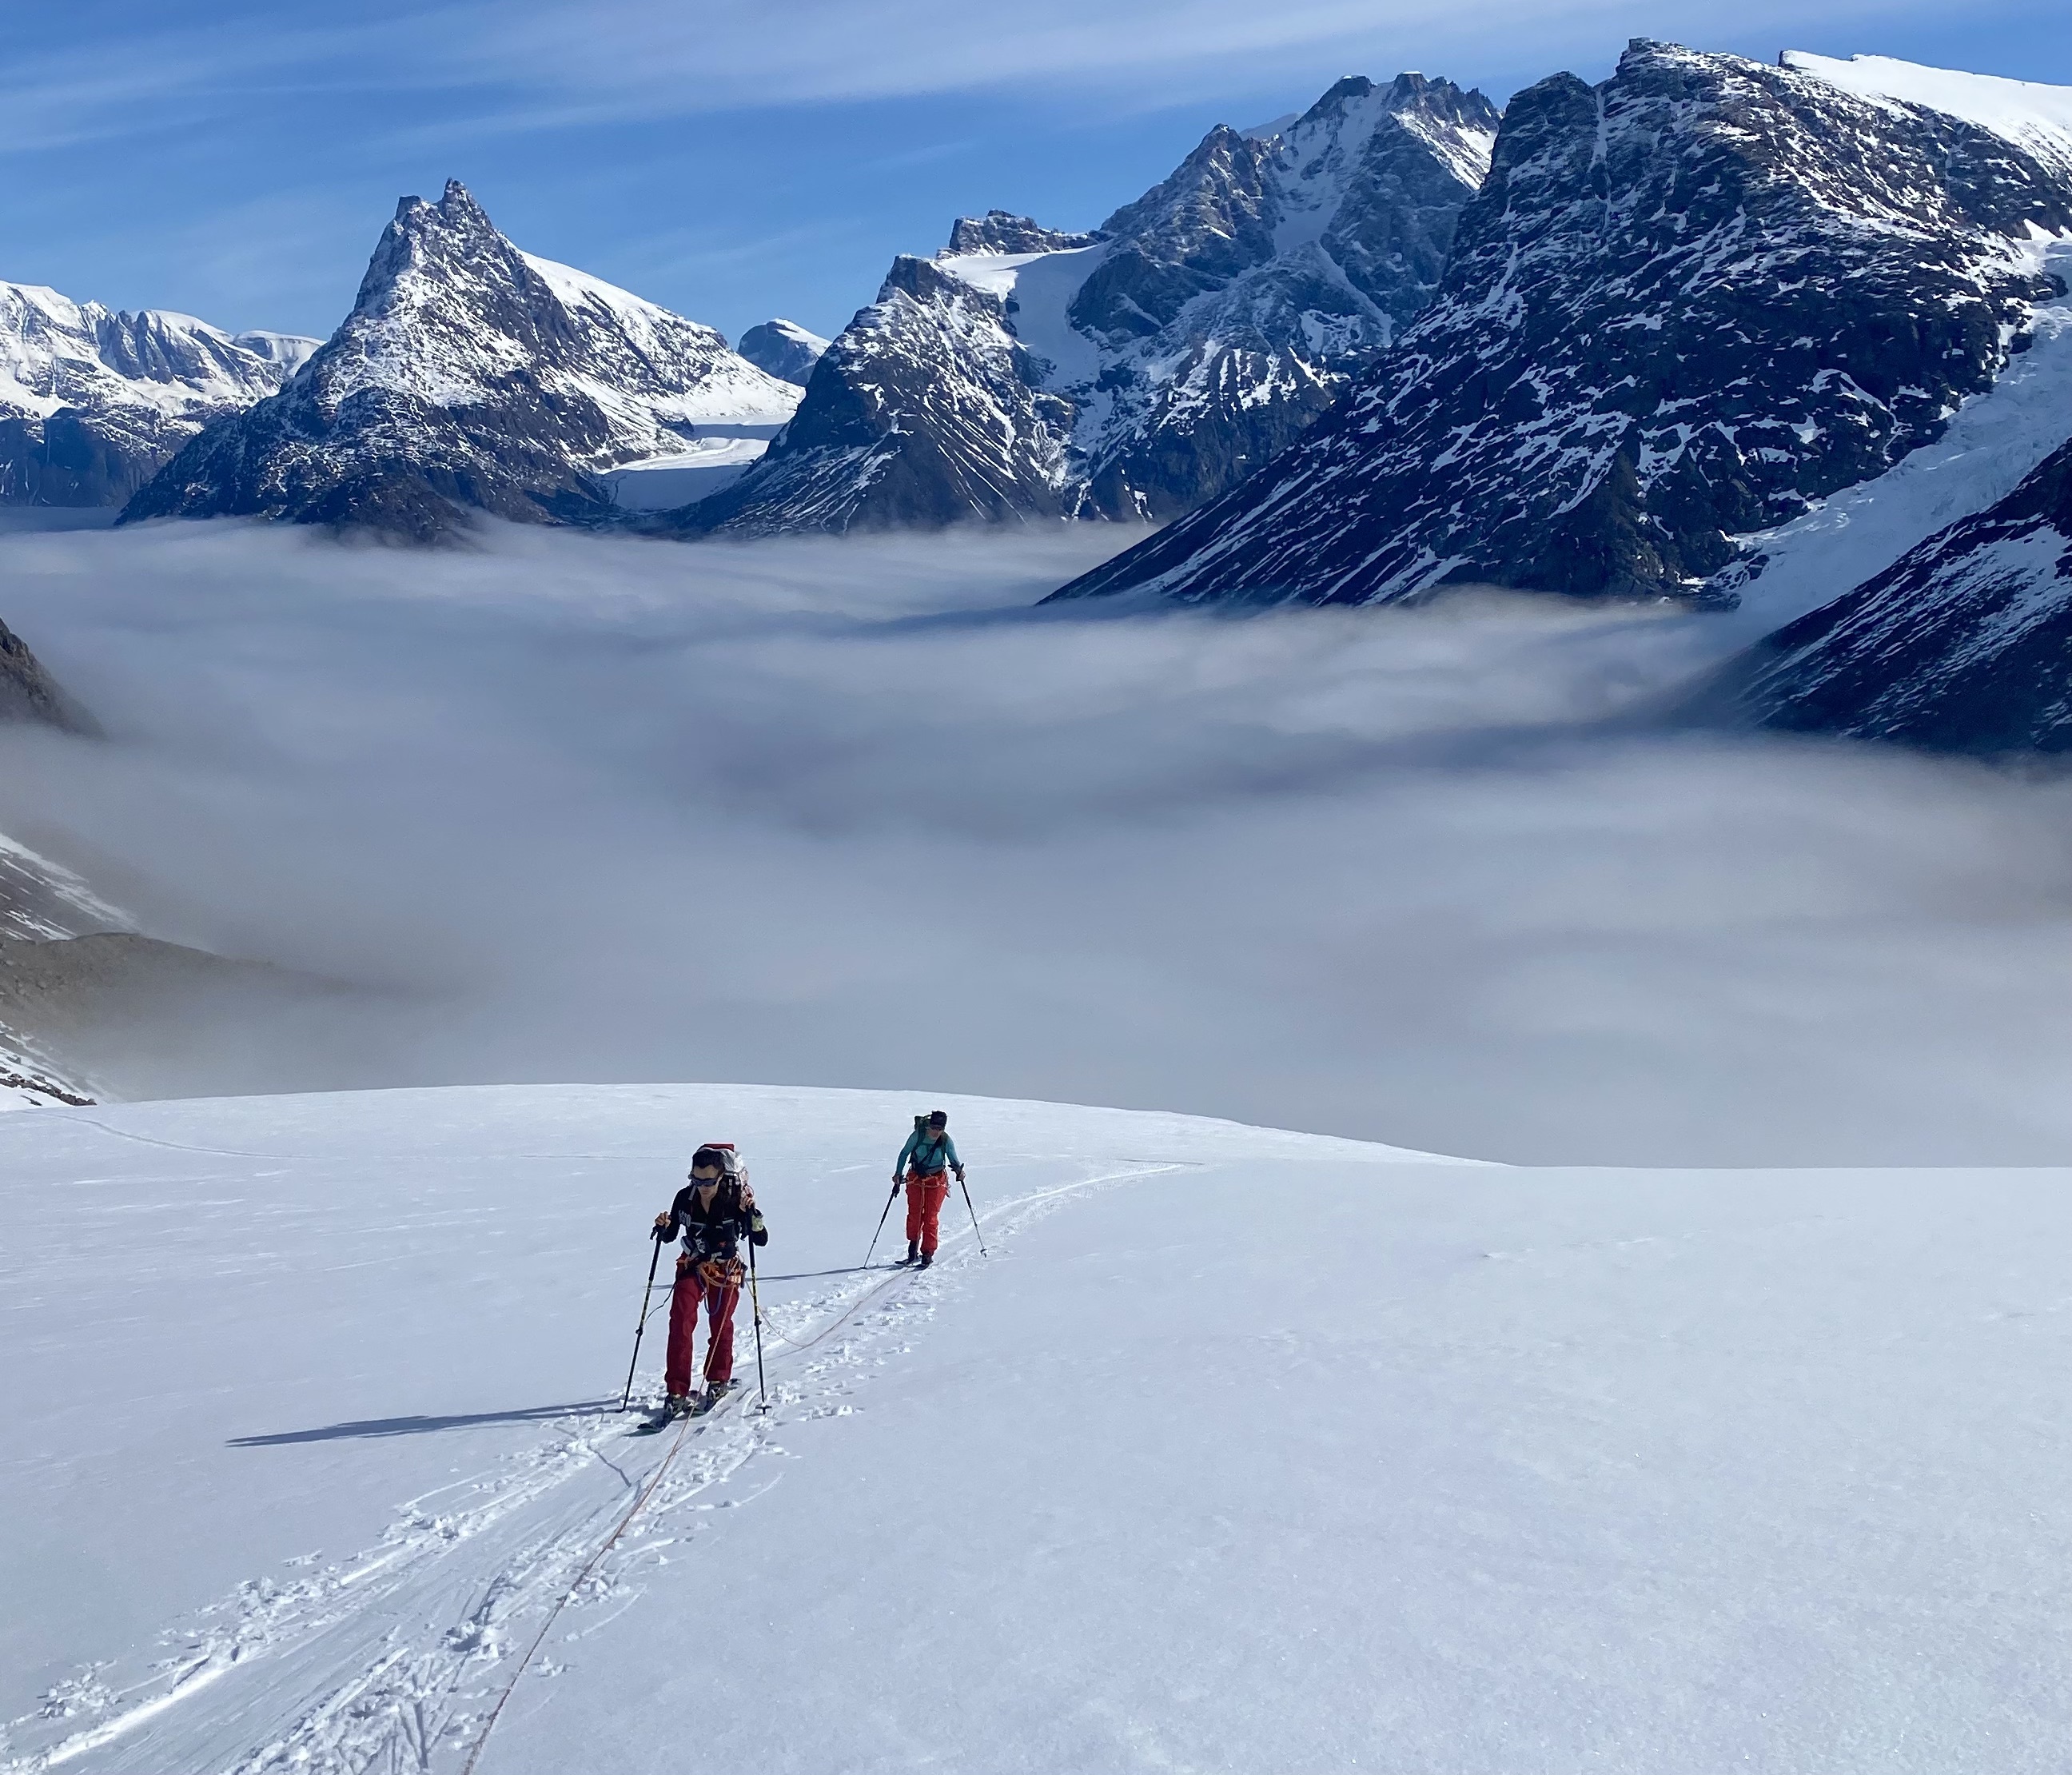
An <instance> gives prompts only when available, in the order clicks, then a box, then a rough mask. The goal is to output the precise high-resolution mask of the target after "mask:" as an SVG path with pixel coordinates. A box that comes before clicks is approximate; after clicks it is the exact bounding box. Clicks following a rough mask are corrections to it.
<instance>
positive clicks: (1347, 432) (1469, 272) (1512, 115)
mask: <svg viewBox="0 0 2072 1775" xmlns="http://www.w3.org/2000/svg"><path fill="white" fill-rule="evenodd" d="M1944 96H1945V97H1946V98H1947V97H1949V94H1948V93H1945V94H1944ZM1950 102H1952V103H1955V102H1958V101H1957V100H1956V99H1955V98H1951V99H1950ZM1971 109H1975V110H1979V111H1980V112H1981V113H1984V112H1985V111H1987V110H1988V109H1989V108H1988V107H1987V106H1985V105H1983V104H1975V105H1972V106H1971ZM2067 233H2072V175H2068V173H2067V172H2066V171H2061V170H2059V169H2058V167H2056V166H2055V165H2054V164H2053V163H2047V162H2046V161H2045V159H2042V158H2041V157H2040V156H2039V155H2038V154H2035V153H2032V152H2030V151H2029V150H2027V149H2025V148H2022V147H2021V146H2018V145H2017V144H2016V142H2013V141H2012V140H2011V139H2009V138H2008V137H2007V136H2005V135H2003V134H2000V133H1998V132H1997V131H1982V130H1981V129H1980V127H1979V126H1977V125H1967V123H1966V122H1965V121H1964V120H1963V119H1960V118H1959V117H1955V116H1954V115H1953V114H1951V113H1947V112H1938V111H1934V110H1930V109H1925V108H1923V107H1922V106H1920V105H1914V104H1910V103H1902V102H1901V101H1897V100H1893V99H1890V98H1879V99H1871V98H1866V97H1862V96H1860V94H1858V93H1855V92H1852V91H1849V90H1846V89H1844V87H1842V86H1841V85H1839V84H1836V82H1835V81H1833V80H1829V79H1827V78H1826V77H1824V76H1823V75H1821V74H1819V73H1816V72H1812V71H1810V70H1808V69H1806V68H1801V67H1799V66H1796V65H1792V64H1787V65H1786V66H1784V67H1781V68H1780V67H1774V66H1770V65H1768V64H1762V63H1757V62H1752V61H1749V60H1745V59H1743V58H1741V57H1737V56H1720V55H1712V54H1708V53H1705V52H1701V51H1694V50H1691V49H1688V48H1685V47H1682V46H1680V45H1676V44H1670V43H1655V42H1652V41H1649V40H1646V39H1636V40H1635V41H1634V43H1632V44H1630V46H1629V47H1628V48H1627V51H1626V54H1625V55H1624V56H1622V57H1621V58H1620V60H1619V64H1618V70H1617V71H1616V72H1615V73H1614V76H1613V77H1612V78H1611V79H1610V80H1607V81H1605V82H1604V83H1602V84H1600V85H1598V86H1597V87H1595V88H1593V87H1589V86H1587V85H1585V84H1584V83H1583V82H1582V81H1581V80H1578V79H1577V78H1576V77H1575V76H1572V75H1556V76H1552V77H1550V78H1549V79H1548V80H1543V81H1541V82H1540V84H1538V85H1536V86H1535V87H1532V88H1531V89H1527V91H1526V92H1524V93H1520V94H1519V95H1518V96H1517V97H1515V99H1513V101H1511V107H1510V109H1508V110H1507V113H1505V117H1504V120H1503V131H1502V135H1501V138H1500V140H1499V142H1498V148H1497V151H1496V159H1495V163H1494V171H1493V172H1492V173H1491V175H1490V182H1489V183H1488V185H1486V187H1484V191H1483V193H1482V197H1481V198H1480V200H1478V201H1477V202H1475V203H1474V204H1470V205H1469V206H1468V208H1467V209H1466V212H1464V215H1463V217H1462V220H1461V224H1460V229H1459V232H1458V233H1457V237H1455V240H1454V242H1453V250H1452V253H1451V255H1450V257H1449V260H1448V262H1447V266H1446V270H1445V281H1444V284H1443V286H1442V287H1441V291H1440V294H1439V295H1438V298H1437V300H1436V301H1435V302H1434V303H1433V305H1432V306H1431V307H1429V309H1428V310H1427V311H1425V312H1424V314H1423V315H1421V316H1420V319H1418V320H1417V321H1416V324H1415V326H1414V327H1413V328H1412V330H1411V331H1410V332H1408V333H1406V334H1405V336H1404V337H1403V339H1402V340H1400V342H1399V343H1398V344H1397V345H1396V347H1395V348H1393V349H1392V350H1391V351H1390V352H1387V353H1384V354H1382V355H1381V356H1379V357H1377V358H1376V360H1375V362H1374V364H1373V366H1372V367H1371V369H1368V370H1367V372H1366V373H1365V374H1364V376H1363V378H1362V380H1361V381H1359V383H1358V384H1356V385H1355V387H1354V388H1353V389H1352V390H1351V391H1350V393H1348V394H1347V395H1346V397H1345V398H1344V399H1343V400H1342V401H1341V402H1339V403H1338V406H1336V407H1335V408H1334V410H1333V411H1332V412H1331V413H1330V414H1328V415H1326V417H1325V418H1322V420H1320V421H1319V422H1318V424H1317V425H1316V426H1313V428H1312V429H1311V430H1309V432H1308V433H1307V434H1305V436H1304V437H1303V438H1302V439H1301V441H1300V442H1299V443H1297V444H1296V445H1295V446H1294V447H1293V448H1292V449H1290V450H1289V451H1286V452H1285V453H1283V454H1282V455H1280V456H1278V457H1277V458H1276V459H1275V460H1274V461H1273V462H1272V463H1270V464H1269V465H1268V467H1266V468H1265V469H1264V471H1262V472H1260V474H1258V475H1256V476H1252V478H1251V479H1250V480H1247V481H1244V482H1241V483H1239V484H1238V485H1237V486H1236V487H1235V488H1233V489H1232V490H1231V492H1227V493H1226V494H1225V495H1223V496H1222V498H1220V499H1219V500H1216V501H1215V502H1214V503H1213V504H1210V505H1207V506H1205V507H1204V508H1202V509H1200V510H1198V511H1196V512H1194V513H1191V514H1189V515H1188V516H1187V517H1183V518H1182V520H1181V521H1179V522H1178V523H1176V524H1174V525H1170V526H1169V527H1168V528H1167V529H1165V530H1164V531H1163V532H1161V533H1160V534H1159V535H1157V537H1153V538H1151V539H1149V541H1147V542H1144V543H1141V544H1139V545H1138V546H1137V547H1136V548H1135V549H1133V550H1130V551H1128V552H1127V553H1125V554H1123V555H1120V556H1119V557H1117V558H1116V560H1115V561H1113V562H1108V563H1107V564H1105V565H1104V566H1102V567H1101V568H1099V569H1097V570H1096V571H1095V572H1093V573H1091V574H1089V575H1084V576H1083V577H1082V579H1079V581H1076V582H1075V583H1074V584H1073V585H1072V586H1071V587H1067V588H1066V593H1067V594H1068V595H1073V596H1080V595H1088V594H1090V593H1096V592H1107V591H1120V590H1124V589H1129V588H1133V587H1147V588H1150V589H1153V590H1155V591H1158V592H1161V593H1163V594H1164V595H1167V596H1172V597H1178V598H1181V599H1186V600H1190V601H1191V600H1195V599H1224V598H1230V599H1243V600H1246V601H1250V602H1259V601H1264V602H1273V601H1280V600H1284V599H1295V600H1301V601H1304V602H1316V603H1371V602H1384V603H1385V602H1394V601H1397V600H1402V599H1420V598H1423V597H1425V596H1428V595H1431V594H1432V593H1433V591H1435V590H1436V589H1437V588H1438V587H1441V586H1445V585H1449V584H1460V583H1483V584H1495V585H1502V586H1507V587H1518V588H1519V589H1525V590H1534V591H1553V592H1558V593H1563V594H1567V595H1583V596H1590V597H1601V596H1610V597H1615V598H1621V599H1625V598H1639V599H1671V600H1679V599H1695V600H1696V601H1698V602H1700V603H1709V604H1712V605H1715V606H1716V605H1718V604H1720V603H1724V602H1726V601H1727V600H1728V599H1729V598H1730V597H1731V595H1732V594H1733V589H1734V587H1733V584H1730V583H1726V581H1724V580H1723V581H1721V582H1720V583H1713V582H1714V576H1715V575H1720V574H1722V573H1725V574H1727V575H1729V578H1730V579H1733V580H1737V581H1741V580H1745V579H1746V577H1747V574H1746V567H1745V564H1742V563H1740V562H1739V557H1740V555H1741V548H1742V542H1741V538H1744V537H1746V536H1747V534H1748V533H1751V532H1756V531H1763V530H1770V529H1776V528H1778V527H1779V526H1782V525H1786V524H1788V523H1790V521H1793V520H1794V519H1796V518H1798V517H1801V516H1802V515H1803V514H1804V513H1807V511H1808V510H1809V509H1810V508H1811V506H1812V504H1813V502H1814V501H1815V500H1819V499H1823V498H1826V497H1828V496H1832V495H1835V494H1836V493H1838V492H1840V491H1841V490H1843V489H1844V488H1848V487H1851V486H1852V485H1856V484H1861V483H1864V482H1868V481H1871V480H1875V479H1877V478H1878V477H1880V476H1883V475H1884V474H1885V473H1886V472H1887V471H1889V470H1890V469H1892V468H1893V466H1894V465H1895V464H1896V463H1899V462H1901V460H1902V459H1904V458H1905V456H1907V455H1909V454H1910V452H1911V451H1914V449H1916V448H1918V447H1922V446H1923V445H1926V444H1930V443H1933V442H1934V440H1935V439H1937V438H1938V436H1939V435H1940V434H1941V433H1942V429H1943V427H1944V426H1945V425H1946V424H1947V421H1948V418H1949V416H1950V415H1951V413H1953V412H1954V411H1955V410H1957V409H1958V408H1959V406H1960V404H1961V403H1962V402H1963V401H1964V400H1965V399H1966V398H1967V397H1975V396H1977V395H1979V394H1980V393H1983V392H1984V390H1985V389H1988V388H1989V387H1990V386H1991V385H1992V382H1993V381H1994V380H1995V378H1996V377H1998V376H1999V375H2000V373H2002V372H2003V371H2004V369H2006V367H2007V365H2008V361H2009V360H2010V357H2011V356H2012V352H2013V348H2014V347H2015V346H2016V344H2018V343H2019V342H2020V341H2021V339H2022V338H2023V337H2024V336H2025V333H2026V332H2027V330H2028V328H2029V323H2030V320H2031V318H2032V315H2033V312H2034V305H2035V304H2037V303H2039V302H2047V301H2048V299H2049V294H2050V292H2051V290H2052V288H2053V286H2052V284H2051V282H2049V277H2048V274H2046V273H2045V271H2044V270H2043V268H2042V267H2041V264H2040V262H2039V252H2040V250H2041V243H2042V242H2044V241H2046V240H2048V239H2049V238H2051V237H2057V236H2060V235H2065V234H2067ZM1834 589H1835V590H1836V591H1840V590H1842V589H1844V587H1836V588H1834Z"/></svg>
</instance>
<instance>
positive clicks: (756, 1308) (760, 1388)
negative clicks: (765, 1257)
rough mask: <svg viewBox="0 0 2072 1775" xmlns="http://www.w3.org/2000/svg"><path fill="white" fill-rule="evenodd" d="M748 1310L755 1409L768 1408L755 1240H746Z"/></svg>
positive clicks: (768, 1395)
mask: <svg viewBox="0 0 2072 1775" xmlns="http://www.w3.org/2000/svg"><path fill="white" fill-rule="evenodd" d="M748 1312H749V1316H750V1318H751V1319H753V1320H754V1321H755V1397H756V1399H757V1401H758V1404H757V1405H756V1407H755V1409H756V1410H757V1411H768V1410H769V1409H770V1389H769V1388H768V1387H767V1386H764V1385H763V1296H762V1295H760V1294H759V1293H757V1292H756V1288H755V1242H754V1240H753V1239H750V1241H749V1242H748Z"/></svg>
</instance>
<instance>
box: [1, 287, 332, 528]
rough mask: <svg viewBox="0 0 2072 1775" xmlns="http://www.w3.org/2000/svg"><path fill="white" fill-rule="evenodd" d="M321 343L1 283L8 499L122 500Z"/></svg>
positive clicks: (4, 490)
mask: <svg viewBox="0 0 2072 1775" xmlns="http://www.w3.org/2000/svg"><path fill="white" fill-rule="evenodd" d="M316 344H317V341H316V340H305V339H298V338H296V337H294V336H292V335H290V334H286V333H240V334H235V335H233V334H231V333H229V332H225V331H224V329H223V328H221V327H212V326H211V325H210V324H209V323H208V322H207V321H204V320H197V319H195V317H194V316H193V315H182V314H175V313H172V312H171V311H166V310H162V309H146V310H145V311H142V312H141V313H136V314H132V313H129V312H128V311H118V310H114V309H111V308H108V307H104V306H103V305H102V304H101V303H97V302H74V301H72V299H70V298H68V297H66V296H64V295H60V294H59V293H58V292H57V291H56V290H51V289H47V288H45V287H43V286H41V285H39V284H25V283H0V504H34V505H65V506H83V505H108V504H119V503H121V500H125V499H126V498H128V497H129V495H130V494H131V493H132V492H134V491H135V490H136V489H137V488H138V487H139V486H141V485H142V484H143V482H144V481H146V480H148V479H149V478H150V475H151V474H152V472H154V470H156V469H157V468H158V467H159V466H160V464H162V463H164V462H165V461H166V459H168V458H169V457H171V455H172V454H173V452H174V451H176V450H178V449H179V447H180V446H181V445H182V444H183V443H186V441H187V439H190V438H191V437H192V436H193V435H194V434H195V433H196V432H197V431H199V430H200V429H201V428H202V426H203V425H205V424H207V423H208V422H209V421H210V420H211V419H213V418H219V417H220V416H221V415H222V414H226V413H231V412H234V411H236V410H238V409H239V408H240V407H245V406H250V405H251V403H252V402H254V401H257V400H260V399H261V398H262V397H265V396H266V395H268V394H270V393H273V391H274V390H275V389H277V388H279V387H280V386H281V385H282V383H283V382H284V381H286V380H287V378H288V377H290V376H291V375H292V374H293V373H294V370H295V369H296V368H297V367H298V365H299V364H301V363H302V360H304V359H305V358H306V356H308V355H309V353H310V352H311V351H313V350H314V349H315V347H316Z"/></svg>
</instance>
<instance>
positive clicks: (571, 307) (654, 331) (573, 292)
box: [519, 253, 799, 425]
mask: <svg viewBox="0 0 2072 1775" xmlns="http://www.w3.org/2000/svg"><path fill="white" fill-rule="evenodd" d="M519 256H520V257H521V258H523V259H524V262H526V264H528V265H529V266H532V269H533V270H535V271H537V272H538V273H539V274H540V276H541V278H542V279H543V280H544V281H545V283H546V286H547V287H548V288H549V290H553V293H554V296H555V299H557V301H559V302H560V303H561V306H562V307H564V308H565V309H567V310H568V311H569V315H570V316H571V317H572V318H573V319H574V320H575V322H576V323H577V324H578V327H582V326H585V325H586V321H587V319H588V317H589V316H590V315H592V314H596V315H603V316H606V317H608V321H607V328H608V331H609V332H611V334H612V335H613V336H615V343H617V342H623V344H626V345H628V346H631V348H633V350H634V351H635V352H637V353H638V354H639V356H640V357H641V358H642V359H643V360H645V361H646V362H647V363H648V364H650V365H651V366H653V367H654V369H655V373H656V377H657V378H658V381H659V383H660V386H658V387H655V388H643V389H639V391H638V394H637V400H636V402H635V406H636V410H638V411H639V412H642V413H646V412H652V413H653V414H656V415H659V416H660V417H661V418H663V419H664V421H665V422H666V421H667V420H669V419H676V420H680V421H683V422H687V423H693V422H701V421H702V422H734V423H750V424H754V423H766V424H775V425H782V424H783V422H784V421H785V420H787V419H788V418H791V414H792V413H793V412H794V411H795V410H796V408H797V406H798V405H799V390H798V389H796V388H794V387H793V386H792V385H791V384H790V383H788V382H780V381H778V380H777V379H776V377H774V376H768V375H766V374H764V373H763V371H761V370H759V369H757V368H756V367H755V366H754V364H751V363H750V362H748V361H747V360H746V359H745V358H742V357H740V356H737V355H736V354H735V353H734V352H732V351H730V350H729V349H728V348H727V344H726V340H725V339H724V338H723V337H722V336H720V335H719V334H717V333H716V332H713V330H712V329H711V328H710V327H702V326H701V325H700V324H699V323H697V322H696V321H687V320H685V319H684V318H683V317H682V316H681V315H677V314H674V313H672V312H671V311H669V310H668V309H667V308H664V307H661V306H660V304H659V303H652V302H649V301H648V300H647V299H645V298H644V297H641V296H636V295H635V294H633V293H632V291H631V290H622V289H620V288H619V286H618V285H616V284H614V283H606V282H605V281H604V279H603V278H596V277H592V276H591V275H590V273H588V272H587V271H578V270H576V269H575V267H574V266H567V265H557V264H556V263H555V262H553V260H552V259H543V258H541V257H538V256H537V254H534V253H520V255H519ZM687 341H694V342H695V348H692V349H687ZM697 348H701V349H697ZM683 360H689V361H691V362H692V363H693V369H692V370H691V372H690V373H689V374H688V375H686V376H685V381H686V383H687V385H685V386H682V387H678V388H673V389H672V388H670V387H668V385H667V383H668V377H670V376H671V375H672V374H684V373H683V372H681V371H680V370H678V369H677V365H678V364H679V363H680V361H683ZM664 365H667V366H668V369H666V370H665V369H663V368H662V366H664ZM693 378H694V379H693ZM585 388H586V392H588V393H590V395H591V396H592V397H594V398H595V399H596V400H598V402H600V404H602V405H603V406H605V407H606V410H607V411H611V410H614V409H615V407H619V406H626V405H627V393H626V391H625V390H624V389H622V388H620V387H619V386H618V385H615V383H614V382H613V381H611V380H610V379H609V378H592V379H590V380H589V381H586V383H585Z"/></svg>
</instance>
